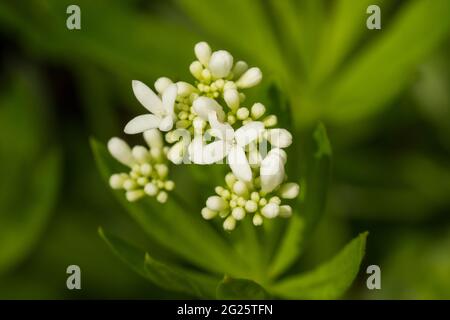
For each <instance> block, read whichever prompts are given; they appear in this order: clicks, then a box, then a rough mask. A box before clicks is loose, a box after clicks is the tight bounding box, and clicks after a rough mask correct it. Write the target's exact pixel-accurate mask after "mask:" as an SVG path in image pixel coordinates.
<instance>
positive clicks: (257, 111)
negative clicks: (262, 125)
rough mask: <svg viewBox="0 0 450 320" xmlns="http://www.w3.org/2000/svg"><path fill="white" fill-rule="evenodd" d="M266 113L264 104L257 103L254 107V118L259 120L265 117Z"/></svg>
mask: <svg viewBox="0 0 450 320" xmlns="http://www.w3.org/2000/svg"><path fill="white" fill-rule="evenodd" d="M265 112H266V107H264V105H263V104H262V103H259V102H257V103H255V104H253V106H252V118H253V119H254V120H256V119H259V118H261V117H262V116H263V114H264V113H265Z"/></svg>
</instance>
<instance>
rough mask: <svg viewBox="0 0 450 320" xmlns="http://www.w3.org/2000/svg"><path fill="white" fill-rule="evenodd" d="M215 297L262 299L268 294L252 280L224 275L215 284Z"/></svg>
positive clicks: (266, 297)
mask: <svg viewBox="0 0 450 320" xmlns="http://www.w3.org/2000/svg"><path fill="white" fill-rule="evenodd" d="M216 297H217V299H221V300H237V299H241V300H263V299H268V298H269V295H268V293H267V292H266V290H264V288H262V287H261V286H260V285H258V284H257V283H256V282H254V281H251V280H245V279H232V278H229V277H225V278H224V279H223V280H222V281H221V282H220V283H219V285H218V286H217V295H216Z"/></svg>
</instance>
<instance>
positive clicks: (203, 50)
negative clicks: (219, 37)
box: [194, 41, 211, 66]
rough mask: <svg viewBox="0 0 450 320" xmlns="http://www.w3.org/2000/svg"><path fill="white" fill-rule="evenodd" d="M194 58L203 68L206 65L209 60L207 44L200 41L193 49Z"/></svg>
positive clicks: (209, 54)
mask: <svg viewBox="0 0 450 320" xmlns="http://www.w3.org/2000/svg"><path fill="white" fill-rule="evenodd" d="M194 52H195V56H196V57H197V59H198V61H200V62H201V63H202V64H203V65H204V66H207V65H208V62H209V58H210V57H211V47H210V46H209V44H208V43H206V42H204V41H202V42H199V43H197V44H196V45H195V47H194Z"/></svg>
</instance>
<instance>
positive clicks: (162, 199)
mask: <svg viewBox="0 0 450 320" xmlns="http://www.w3.org/2000/svg"><path fill="white" fill-rule="evenodd" d="M168 197H169V195H168V194H167V192H165V191H161V192H160V193H158V195H157V196H156V201H158V202H159V203H166V201H167V198H168Z"/></svg>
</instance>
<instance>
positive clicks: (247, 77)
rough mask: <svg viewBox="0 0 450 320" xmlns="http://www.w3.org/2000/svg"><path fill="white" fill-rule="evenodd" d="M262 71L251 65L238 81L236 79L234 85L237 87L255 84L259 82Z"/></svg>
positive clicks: (247, 86) (248, 86)
mask: <svg viewBox="0 0 450 320" xmlns="http://www.w3.org/2000/svg"><path fill="white" fill-rule="evenodd" d="M261 79H262V73H261V70H260V69H259V68H256V67H253V68H250V69H248V70H247V71H246V72H245V73H244V74H243V75H242V76H241V77H240V78H239V80H238V81H236V85H237V86H238V88H250V87H254V86H256V85H257V84H258V83H260V82H261Z"/></svg>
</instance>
